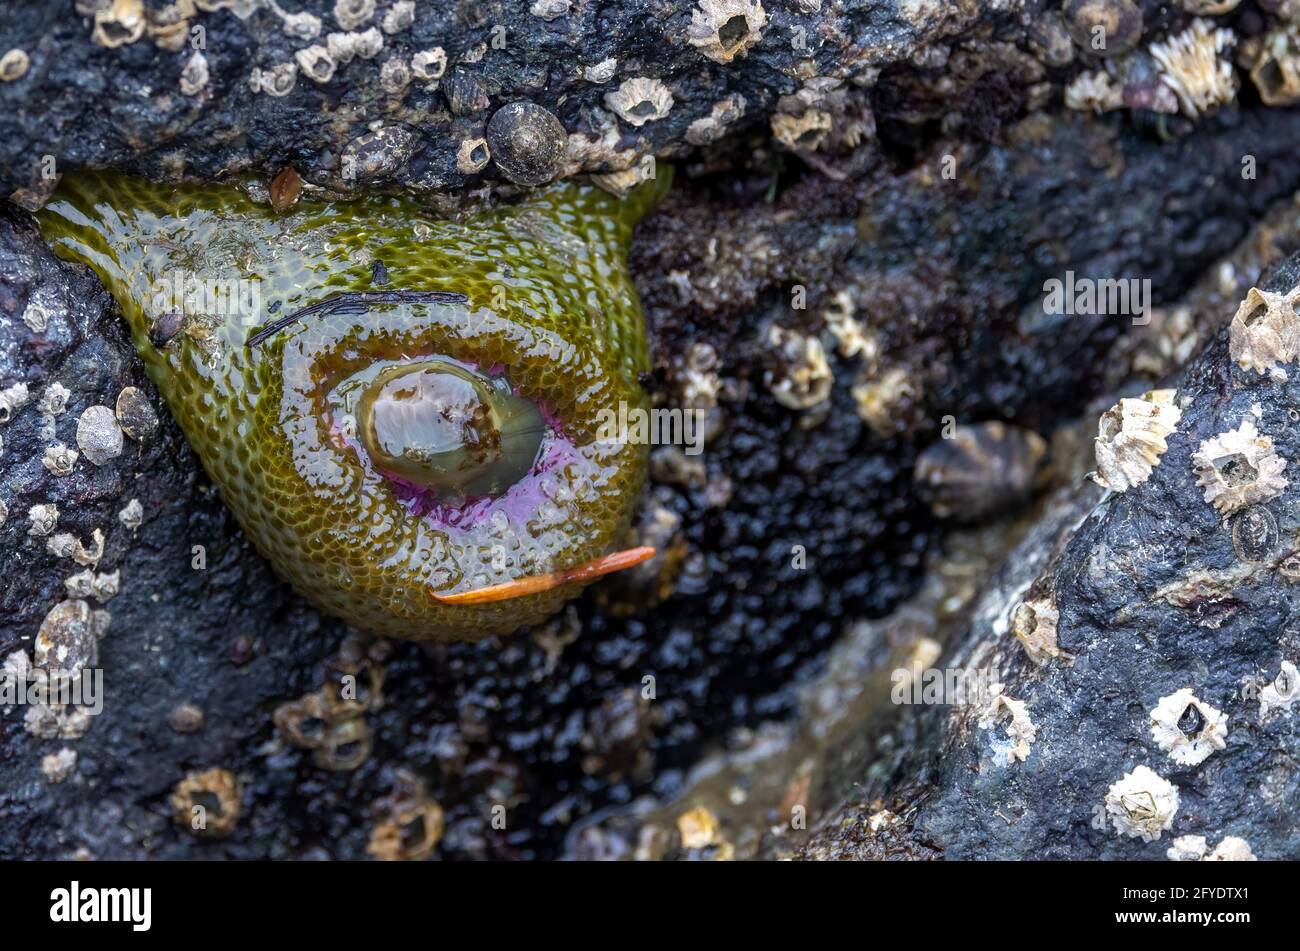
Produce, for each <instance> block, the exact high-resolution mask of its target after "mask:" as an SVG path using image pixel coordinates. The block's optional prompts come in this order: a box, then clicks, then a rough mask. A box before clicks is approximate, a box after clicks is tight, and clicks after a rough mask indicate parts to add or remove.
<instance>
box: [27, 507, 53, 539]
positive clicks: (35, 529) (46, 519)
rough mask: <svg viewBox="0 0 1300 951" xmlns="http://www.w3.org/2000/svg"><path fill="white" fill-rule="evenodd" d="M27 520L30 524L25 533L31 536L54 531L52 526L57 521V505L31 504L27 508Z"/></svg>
mask: <svg viewBox="0 0 1300 951" xmlns="http://www.w3.org/2000/svg"><path fill="white" fill-rule="evenodd" d="M27 520H28V521H29V522H31V526H30V527H29V528H28V529H27V534H28V535H31V536H32V537H33V538H35V537H38V536H41V535H48V534H49V533H50V532H52V531H54V526H55V525H57V524H58V521H59V507H58V506H57V505H53V504H51V505H33V506H32V507H31V508H29V509H28V510H27Z"/></svg>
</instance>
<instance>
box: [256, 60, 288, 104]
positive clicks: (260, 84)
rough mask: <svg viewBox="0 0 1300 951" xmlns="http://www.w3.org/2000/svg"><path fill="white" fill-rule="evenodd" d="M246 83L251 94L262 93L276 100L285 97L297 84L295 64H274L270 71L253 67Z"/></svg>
mask: <svg viewBox="0 0 1300 951" xmlns="http://www.w3.org/2000/svg"><path fill="white" fill-rule="evenodd" d="M248 83H249V86H250V87H252V90H253V92H264V93H266V94H267V95H268V96H275V97H277V98H278V97H280V96H287V95H289V93H291V92H293V87H294V86H295V85H297V83H298V66H297V64H296V63H276V64H275V65H274V66H272V67H271V68H270V69H258V68H257V67H253V72H252V75H250V76H249V78H248Z"/></svg>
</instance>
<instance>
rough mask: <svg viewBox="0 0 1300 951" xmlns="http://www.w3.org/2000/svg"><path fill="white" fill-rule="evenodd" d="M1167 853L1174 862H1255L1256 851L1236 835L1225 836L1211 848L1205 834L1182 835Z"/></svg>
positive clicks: (1175, 840)
mask: <svg viewBox="0 0 1300 951" xmlns="http://www.w3.org/2000/svg"><path fill="white" fill-rule="evenodd" d="M1165 855H1167V856H1168V857H1169V859H1170V860H1171V861H1174V862H1255V861H1258V859H1256V858H1255V853H1254V852H1252V851H1251V849H1250V843H1249V842H1247V841H1246V840H1245V839H1242V838H1238V837H1237V836H1235V835H1227V836H1224V837H1223V839H1222V841H1220V842H1219V844H1218V845H1216V846H1215V847H1214V849H1213V850H1211V849H1210V845H1209V843H1208V842H1207V841H1206V839H1205V836H1203V835H1180V836H1179V837H1178V838H1176V839H1174V841H1173V844H1172V845H1171V846H1170V847H1169V849H1168V850H1167V851H1166V852H1165Z"/></svg>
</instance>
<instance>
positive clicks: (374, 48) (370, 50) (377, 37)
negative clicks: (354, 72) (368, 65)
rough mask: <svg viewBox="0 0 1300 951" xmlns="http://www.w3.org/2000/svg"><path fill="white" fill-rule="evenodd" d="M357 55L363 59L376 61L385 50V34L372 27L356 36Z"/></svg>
mask: <svg viewBox="0 0 1300 951" xmlns="http://www.w3.org/2000/svg"><path fill="white" fill-rule="evenodd" d="M356 37H357V39H356V51H357V55H358V56H360V57H361V58H362V59H374V58H375V57H376V56H378V55H379V51H380V50H382V49H383V48H384V34H382V33H380V32H379V30H378V28H377V27H373V26H372V27H371V28H370V29H368V30H365V31H363V32H361V33H358V34H357V35H356Z"/></svg>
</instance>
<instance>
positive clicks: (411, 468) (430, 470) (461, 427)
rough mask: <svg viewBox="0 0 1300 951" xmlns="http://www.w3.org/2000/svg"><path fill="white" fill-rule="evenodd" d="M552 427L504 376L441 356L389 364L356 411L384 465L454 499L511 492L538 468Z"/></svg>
mask: <svg viewBox="0 0 1300 951" xmlns="http://www.w3.org/2000/svg"><path fill="white" fill-rule="evenodd" d="M547 431H548V427H547V424H546V421H545V420H544V419H543V417H542V414H541V411H540V410H539V409H538V407H537V405H536V404H535V403H533V402H532V401H531V400H529V399H527V398H525V397H522V396H519V395H516V394H515V393H514V392H512V390H511V388H510V386H509V384H508V382H507V381H506V380H505V378H504V377H501V376H498V377H489V376H486V375H484V374H481V373H478V372H477V371H475V370H471V369H468V368H465V367H463V366H461V365H459V364H457V363H455V362H454V361H451V360H446V359H440V358H435V359H426V360H421V361H418V362H416V363H412V364H405V365H401V364H399V365H395V366H388V367H384V368H383V369H381V370H380V371H379V372H378V373H377V374H376V375H375V376H374V378H373V379H372V380H371V381H370V383H369V384H368V385H367V386H366V387H365V389H364V391H363V392H362V394H361V397H360V400H359V405H358V408H357V415H356V432H357V438H358V440H359V443H360V446H361V447H362V448H364V450H365V452H366V453H367V454H368V455H369V457H370V461H371V463H372V464H373V465H374V467H375V468H376V469H377V470H378V471H379V472H381V473H383V474H384V475H385V476H387V477H389V478H390V479H394V480H401V481H403V482H405V483H406V484H407V485H409V486H411V487H414V488H416V489H417V490H427V491H429V492H431V493H433V494H434V495H435V496H436V497H437V498H438V499H439V500H441V501H444V502H448V503H453V504H463V503H464V502H465V501H466V500H468V499H475V498H485V497H486V498H495V497H498V496H500V495H502V494H504V493H505V492H506V491H507V490H508V489H509V488H510V487H511V486H512V485H514V484H516V483H517V482H519V481H520V480H521V479H523V478H524V477H525V476H527V475H528V473H529V472H530V471H532V469H533V467H534V466H535V465H536V463H537V461H538V458H539V456H540V455H541V451H542V445H543V442H544V440H545V437H546V434H547Z"/></svg>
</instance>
